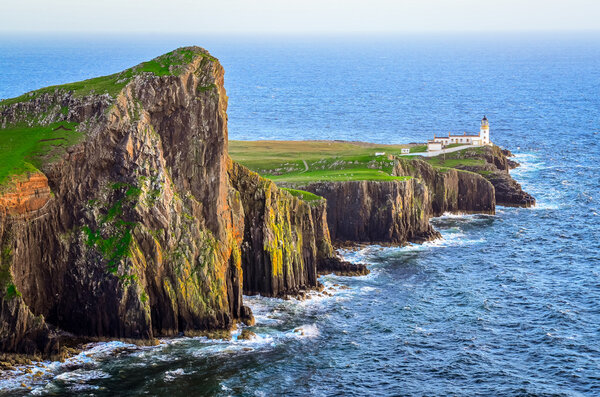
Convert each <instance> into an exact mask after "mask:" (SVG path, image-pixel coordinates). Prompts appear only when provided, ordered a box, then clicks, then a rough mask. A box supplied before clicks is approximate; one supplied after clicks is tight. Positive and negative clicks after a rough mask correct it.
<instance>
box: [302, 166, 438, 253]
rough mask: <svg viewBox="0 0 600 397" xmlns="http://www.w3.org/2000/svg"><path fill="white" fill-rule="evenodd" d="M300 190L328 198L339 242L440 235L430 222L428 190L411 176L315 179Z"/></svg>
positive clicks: (332, 226)
mask: <svg viewBox="0 0 600 397" xmlns="http://www.w3.org/2000/svg"><path fill="white" fill-rule="evenodd" d="M301 189H303V190H306V191H309V192H311V193H314V194H316V195H319V196H322V197H324V198H325V199H326V200H327V220H328V225H329V231H330V235H331V238H332V240H334V241H336V242H338V243H344V242H364V243H378V244H404V243H406V242H407V241H413V242H423V241H426V240H430V239H432V238H436V237H439V233H438V232H437V231H435V230H434V229H433V227H432V226H431V225H430V224H429V218H430V217H431V216H433V214H432V213H431V195H430V193H429V190H428V189H427V187H426V186H424V185H423V184H422V183H420V182H419V181H417V180H416V179H414V178H411V179H408V180H397V181H350V182H318V183H311V184H308V185H306V186H302V187H301Z"/></svg>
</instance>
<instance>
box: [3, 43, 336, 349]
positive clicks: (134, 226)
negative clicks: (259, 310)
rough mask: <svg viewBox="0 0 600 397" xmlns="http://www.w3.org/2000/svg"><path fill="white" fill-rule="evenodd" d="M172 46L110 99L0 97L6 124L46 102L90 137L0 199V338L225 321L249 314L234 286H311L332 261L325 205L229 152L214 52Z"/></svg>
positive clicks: (124, 334)
mask: <svg viewBox="0 0 600 397" xmlns="http://www.w3.org/2000/svg"><path fill="white" fill-rule="evenodd" d="M189 54H192V56H189ZM177 57H180V58H185V60H181V59H180V61H181V62H177V65H178V66H177V68H176V69H174V68H173V67H169V69H168V70H169V73H159V74H155V73H150V72H146V73H139V74H137V75H134V76H133V77H131V80H130V81H129V82H128V83H127V84H125V85H124V86H123V87H122V88H121V89H120V90H119V91H118V93H116V94H115V95H114V96H110V95H108V94H103V95H94V94H93V93H90V94H88V95H86V96H84V97H77V98H76V97H75V96H74V95H73V94H72V93H70V92H65V91H61V90H60V89H57V90H55V91H54V92H53V93H46V94H44V95H34V96H33V99H31V100H27V98H25V102H19V103H16V104H11V105H8V106H3V107H0V115H1V116H0V117H1V120H2V124H3V125H4V126H10V125H12V124H15V123H18V122H23V120H27V119H29V118H30V117H29V116H27V117H25V116H24V115H27V114H29V115H31V114H34V115H39V114H43V119H42V118H41V117H37V120H38V121H37V122H40V123H50V122H54V121H57V120H68V121H72V122H75V123H78V125H79V127H78V129H79V131H81V132H82V133H84V139H83V140H82V142H81V143H79V144H77V145H75V146H72V147H69V148H68V149H67V150H65V151H64V152H61V156H60V157H59V159H58V160H56V161H53V162H49V163H48V164H46V165H44V167H43V168H42V169H41V170H40V173H36V174H34V175H32V176H31V177H29V179H28V180H26V181H23V182H18V183H13V184H12V187H11V188H10V189H8V190H5V191H4V192H3V194H2V195H1V196H0V204H1V208H2V212H1V218H0V240H1V243H2V253H3V254H2V258H1V262H0V265H1V269H2V279H1V280H0V281H1V285H0V289H1V290H0V293H1V294H2V298H1V301H0V306H1V312H0V350H2V351H5V352H27V353H32V354H33V353H43V354H47V353H51V352H55V351H56V350H57V348H58V341H57V339H56V338H54V336H55V333H54V331H53V329H56V330H65V331H69V332H71V333H73V334H76V335H82V336H87V337H116V338H141V339H150V338H154V337H157V336H168V335H176V334H179V333H181V332H184V333H186V334H194V333H197V332H200V331H205V330H218V329H223V330H225V329H229V328H230V327H231V326H232V325H233V324H234V323H235V322H236V321H251V312H250V310H249V309H248V308H247V307H245V306H243V303H242V292H243V291H245V292H246V293H261V294H265V295H271V296H275V295H282V294H286V293H293V292H296V291H298V290H299V289H301V288H311V287H315V286H316V285H317V281H316V274H317V273H316V265H317V263H318V261H319V258H328V259H329V260H335V255H334V252H333V249H332V248H331V244H330V242H329V236H328V231H327V229H326V225H325V224H323V223H321V225H320V226H319V223H318V222H319V219H321V220H322V219H323V214H322V213H321V215H320V218H319V217H318V216H317V217H315V218H313V213H315V215H317V212H318V211H317V212H315V210H314V209H313V208H312V207H311V206H309V205H308V204H306V203H304V202H303V201H302V200H300V199H297V198H294V197H292V196H290V195H289V194H287V193H286V192H283V191H280V190H279V189H278V188H277V187H276V186H275V185H273V184H272V183H271V182H270V181H268V180H266V179H263V178H261V177H259V176H258V175H255V174H253V173H251V172H249V171H248V170H246V169H244V168H243V167H241V166H239V165H237V164H233V163H232V162H231V160H230V159H229V157H228V155H227V115H226V108H227V96H226V94H225V90H224V88H223V75H224V71H223V68H222V67H221V65H220V64H219V63H218V61H217V60H216V59H214V58H213V57H211V56H210V55H209V54H208V53H207V52H206V51H204V50H202V49H200V48H196V47H194V48H186V49H181V50H178V51H176V52H173V53H170V54H168V60H171V61H172V60H173V58H175V59H176V60H177ZM156 62H157V63H159V64H160V63H163V62H165V59H162V58H159V59H157V60H156ZM119 81H121V80H119ZM65 108H67V109H68V111H64V109H65ZM28 112H29V113H28ZM50 191H51V193H50Z"/></svg>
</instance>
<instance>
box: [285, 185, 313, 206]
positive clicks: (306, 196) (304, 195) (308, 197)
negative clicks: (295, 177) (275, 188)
mask: <svg viewBox="0 0 600 397" xmlns="http://www.w3.org/2000/svg"><path fill="white" fill-rule="evenodd" d="M282 189H283V190H285V191H286V192H288V193H289V194H291V195H292V196H294V197H299V198H301V199H302V200H304V201H307V202H309V203H311V202H317V201H321V200H322V199H323V197H321V196H317V195H316V194H313V193H311V192H307V191H304V190H297V189H289V188H282Z"/></svg>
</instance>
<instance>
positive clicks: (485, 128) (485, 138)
mask: <svg viewBox="0 0 600 397" xmlns="http://www.w3.org/2000/svg"><path fill="white" fill-rule="evenodd" d="M479 137H480V138H481V144H482V145H491V144H492V143H491V142H490V124H489V123H488V119H487V117H485V116H483V118H482V119H481V129H480V130H479Z"/></svg>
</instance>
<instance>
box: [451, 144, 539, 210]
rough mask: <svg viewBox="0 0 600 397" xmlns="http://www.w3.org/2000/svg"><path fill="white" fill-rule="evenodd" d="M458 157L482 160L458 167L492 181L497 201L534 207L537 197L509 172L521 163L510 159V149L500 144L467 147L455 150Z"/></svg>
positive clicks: (499, 203)
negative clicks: (473, 147)
mask: <svg viewBox="0 0 600 397" xmlns="http://www.w3.org/2000/svg"><path fill="white" fill-rule="evenodd" d="M453 155H455V157H456V158H458V159H478V160H482V164H481V165H468V164H465V165H458V166H456V168H458V169H461V170H465V171H470V172H473V173H477V174H479V175H481V176H483V177H484V178H485V179H487V180H488V181H490V183H491V184H492V185H493V186H494V190H495V194H496V203H497V204H498V205H504V206H510V207H532V206H534V205H535V198H534V197H533V196H532V195H530V194H529V193H527V192H525V191H524V190H523V189H522V188H521V185H520V184H519V183H518V182H517V181H515V180H514V179H513V178H512V177H511V176H510V174H509V171H510V170H511V169H513V168H515V167H517V166H518V165H519V164H518V163H516V162H515V161H512V160H510V159H509V158H508V157H510V156H512V153H510V152H509V151H503V150H502V149H500V148H499V147H498V146H492V147H488V146H486V147H482V148H477V149H466V150H462V151H460V152H455V154H454V153H453Z"/></svg>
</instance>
